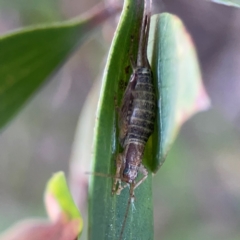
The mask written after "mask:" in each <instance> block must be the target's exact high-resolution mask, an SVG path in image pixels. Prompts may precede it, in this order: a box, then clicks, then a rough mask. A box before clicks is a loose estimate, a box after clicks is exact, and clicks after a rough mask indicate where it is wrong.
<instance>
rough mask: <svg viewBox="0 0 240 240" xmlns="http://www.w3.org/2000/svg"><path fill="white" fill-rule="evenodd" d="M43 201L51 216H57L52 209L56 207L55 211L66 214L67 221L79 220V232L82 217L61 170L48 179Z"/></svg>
mask: <svg viewBox="0 0 240 240" xmlns="http://www.w3.org/2000/svg"><path fill="white" fill-rule="evenodd" d="M45 201H46V206H47V210H48V213H49V215H50V216H52V218H56V217H57V216H54V215H56V212H55V211H53V209H54V210H55V209H56V208H57V209H58V211H57V213H62V214H63V215H64V216H66V218H67V221H71V220H75V219H77V220H79V222H80V224H79V228H78V233H81V231H82V228H83V222H82V217H81V214H80V212H79V210H78V208H77V207H76V205H75V203H74V201H73V198H72V195H71V193H70V191H69V188H68V186H67V182H66V179H65V175H64V173H63V172H58V173H55V174H54V175H53V176H52V178H51V179H50V180H49V181H48V183H47V186H46V190H45Z"/></svg>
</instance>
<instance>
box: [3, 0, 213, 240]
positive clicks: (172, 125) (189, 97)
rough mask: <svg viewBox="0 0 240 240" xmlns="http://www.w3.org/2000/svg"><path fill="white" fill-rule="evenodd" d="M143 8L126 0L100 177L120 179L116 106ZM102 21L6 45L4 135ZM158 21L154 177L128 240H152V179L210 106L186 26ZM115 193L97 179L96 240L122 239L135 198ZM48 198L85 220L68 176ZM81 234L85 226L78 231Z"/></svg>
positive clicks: (109, 74) (99, 154)
mask: <svg viewBox="0 0 240 240" xmlns="http://www.w3.org/2000/svg"><path fill="white" fill-rule="evenodd" d="M143 8H144V0H136V1H132V0H125V4H124V9H123V12H122V15H121V19H120V22H119V25H118V28H117V30H116V33H115V37H114V40H113V43H112V46H111V49H110V53H109V57H108V61H107V64H106V68H105V71H104V76H103V84H102V90H101V95H100V99H99V103H98V111H97V118H96V127H95V135H94V153H93V160H94V170H93V171H94V172H98V173H102V174H103V175H104V174H111V175H113V174H114V172H115V159H116V154H117V153H118V152H119V151H120V149H119V144H118V127H117V117H118V116H117V113H116V109H115V102H114V99H115V98H116V99H117V102H118V104H120V102H121V98H122V95H123V92H124V88H123V87H122V86H123V85H125V84H126V83H127V82H128V80H129V77H130V74H131V65H130V61H129V60H130V51H132V52H133V56H134V57H135V58H136V50H137V49H138V36H139V29H140V26H141V21H142V15H143ZM95 20H96V19H94V18H89V19H87V20H84V21H83V20H82V21H81V20H80V21H78V20H76V21H71V22H67V23H62V24H55V25H52V26H46V27H39V28H31V29H27V30H22V31H18V32H15V33H12V34H9V35H7V36H5V37H2V38H1V39H0V53H1V54H0V127H3V126H4V125H5V124H6V123H7V122H9V120H10V119H11V118H12V117H13V116H14V114H15V113H16V112H17V111H19V109H20V108H21V107H22V106H23V104H24V103H25V102H26V101H27V100H28V99H29V98H30V97H31V96H32V95H33V94H34V93H35V92H36V91H37V90H38V89H39V87H40V86H42V85H43V83H44V82H46V81H47V80H46V79H49V75H50V74H52V73H53V71H54V70H56V68H57V67H58V66H59V65H60V64H61V63H62V62H63V61H65V60H66V58H67V57H68V56H69V54H70V53H71V52H72V51H73V50H74V49H75V48H76V47H77V46H79V44H81V43H82V41H83V40H84V39H85V37H86V35H87V33H88V32H89V31H90V30H92V29H93V27H95V26H96V25H97V24H96V23H100V21H98V22H96V21H95ZM151 21H152V22H151V32H150V39H149V42H150V44H151V46H150V47H149V59H150V62H151V65H152V70H153V76H154V81H155V86H156V92H157V99H158V102H157V103H158V104H157V105H158V109H157V121H156V127H155V132H154V134H153V137H151V138H150V140H149V142H148V144H147V147H146V153H145V156H144V160H143V161H144V164H145V165H146V166H147V167H148V169H149V176H148V178H147V180H146V181H145V182H144V183H143V184H142V185H140V186H139V187H138V188H137V189H136V191H135V195H136V200H135V203H134V204H135V210H134V208H130V211H129V214H128V218H127V222H126V227H125V230H124V235H123V239H128V240H133V239H153V204H152V174H151V172H156V171H157V170H158V169H159V168H160V166H161V165H162V163H163V161H164V159H165V157H166V155H167V152H168V150H169V148H170V146H171V144H172V142H173V141H174V139H175V137H176V134H177V132H178V131H179V129H180V127H181V125H182V124H183V123H184V121H186V120H187V119H188V118H189V117H191V116H192V115H193V114H194V113H196V112H198V111H200V110H203V109H205V108H206V107H207V106H208V104H209V101H208V98H207V96H206V94H205V91H204V89H203V86H202V84H201V81H200V80H201V76H200V72H199V68H198V63H197V58H196V54H195V51H194V47H193V44H192V42H191V39H190V37H189V35H188V34H187V32H186V30H185V28H184V26H183V24H182V23H181V21H180V20H179V19H178V18H177V17H175V16H173V15H170V14H162V15H156V16H154V17H152V20H151ZM131 39H133V41H131ZM80 144H81V143H80ZM111 189H112V179H111V178H105V177H97V176H93V179H92V181H91V185H90V206H89V238H90V239H91V240H95V239H106V240H107V239H109V240H110V239H111V240H112V239H117V238H118V237H119V235H120V232H121V228H122V223H123V220H124V216H125V213H126V207H127V203H128V199H129V192H128V189H125V190H124V191H123V192H122V193H121V195H120V196H112V195H111ZM49 195H51V196H53V197H54V199H55V200H56V201H57V203H58V206H59V207H60V209H61V210H62V211H63V212H64V213H65V214H66V215H67V216H70V218H73V219H74V218H77V219H80V215H79V213H78V210H77V208H76V207H75V205H74V203H73V201H72V198H71V195H70V193H69V191H68V189H67V186H66V182H65V179H64V177H63V175H62V174H57V175H55V176H54V177H53V179H52V180H51V181H50V182H49V184H48V188H47V194H46V196H49ZM50 206H51V205H50ZM50 210H51V207H50ZM50 212H51V211H50ZM50 215H51V214H50ZM81 228H82V225H81V226H80V227H79V229H78V230H79V231H81Z"/></svg>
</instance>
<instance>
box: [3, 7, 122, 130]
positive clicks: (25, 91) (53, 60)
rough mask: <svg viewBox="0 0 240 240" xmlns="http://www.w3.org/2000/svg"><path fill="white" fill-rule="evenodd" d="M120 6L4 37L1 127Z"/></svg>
mask: <svg viewBox="0 0 240 240" xmlns="http://www.w3.org/2000/svg"><path fill="white" fill-rule="evenodd" d="M117 10H118V8H117V7H116V6H115V7H114V6H108V7H107V8H102V9H99V10H98V11H96V10H94V12H92V13H91V14H89V15H88V16H87V17H85V18H83V19H76V20H72V21H68V22H63V23H58V24H52V25H48V26H40V27H32V28H27V29H23V30H20V31H16V32H13V33H10V34H8V35H5V36H2V37H1V38H0V128H2V127H3V126H4V125H5V124H6V123H7V122H8V121H9V120H10V119H11V118H12V117H13V115H14V114H15V113H16V112H17V111H18V110H19V109H20V108H21V106H22V105H23V104H24V103H25V102H26V101H27V100H28V99H29V97H30V96H32V95H33V93H34V92H35V91H36V90H37V89H38V88H39V87H40V86H41V85H42V84H43V83H44V82H45V81H46V78H47V77H49V75H50V74H52V73H53V71H54V70H56V68H57V67H59V66H60V64H61V63H63V62H64V61H65V60H66V58H67V57H68V56H69V54H70V53H71V52H72V51H73V50H74V49H75V48H76V47H77V46H79V45H80V44H81V43H82V42H83V41H84V40H85V39H86V37H87V36H88V34H89V32H90V31H91V30H93V29H94V28H95V27H96V26H98V25H99V24H100V23H102V21H103V20H105V19H106V18H107V17H109V16H111V15H112V14H114V13H116V11H117Z"/></svg>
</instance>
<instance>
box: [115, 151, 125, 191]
mask: <svg viewBox="0 0 240 240" xmlns="http://www.w3.org/2000/svg"><path fill="white" fill-rule="evenodd" d="M122 166H123V155H122V154H118V155H117V160H116V174H115V180H114V183H113V188H112V194H114V193H116V194H120V193H119V189H122V185H121V171H122ZM117 185H118V187H117ZM120 192H121V190H120Z"/></svg>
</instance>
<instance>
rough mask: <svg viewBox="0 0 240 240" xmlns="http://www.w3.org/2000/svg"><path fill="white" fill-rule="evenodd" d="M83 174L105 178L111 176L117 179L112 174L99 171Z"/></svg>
mask: <svg viewBox="0 0 240 240" xmlns="http://www.w3.org/2000/svg"><path fill="white" fill-rule="evenodd" d="M85 174H88V175H94V176H98V177H106V178H113V179H119V178H117V177H116V176H114V175H111V174H105V173H99V172H85Z"/></svg>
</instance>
